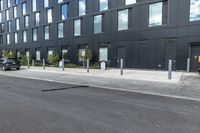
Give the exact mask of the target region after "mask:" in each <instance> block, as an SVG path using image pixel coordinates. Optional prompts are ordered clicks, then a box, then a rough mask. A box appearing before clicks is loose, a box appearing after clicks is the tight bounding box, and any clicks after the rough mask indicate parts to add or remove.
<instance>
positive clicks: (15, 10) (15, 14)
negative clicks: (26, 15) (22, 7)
mask: <svg viewBox="0 0 200 133" xmlns="http://www.w3.org/2000/svg"><path fill="white" fill-rule="evenodd" d="M16 17H17V7H16V6H15V7H14V18H16Z"/></svg>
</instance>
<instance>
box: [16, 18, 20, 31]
mask: <svg viewBox="0 0 200 133" xmlns="http://www.w3.org/2000/svg"><path fill="white" fill-rule="evenodd" d="M19 27H20V26H19V18H18V19H16V20H15V28H16V30H19Z"/></svg>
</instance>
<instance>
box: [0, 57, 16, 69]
mask: <svg viewBox="0 0 200 133" xmlns="http://www.w3.org/2000/svg"><path fill="white" fill-rule="evenodd" d="M0 67H1V68H2V69H3V71H6V70H7V69H11V68H15V69H17V70H19V69H20V62H19V61H18V60H17V59H16V58H1V59H0Z"/></svg>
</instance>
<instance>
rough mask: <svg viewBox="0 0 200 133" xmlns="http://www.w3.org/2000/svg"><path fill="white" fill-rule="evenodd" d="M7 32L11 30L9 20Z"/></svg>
mask: <svg viewBox="0 0 200 133" xmlns="http://www.w3.org/2000/svg"><path fill="white" fill-rule="evenodd" d="M8 32H11V21H8Z"/></svg>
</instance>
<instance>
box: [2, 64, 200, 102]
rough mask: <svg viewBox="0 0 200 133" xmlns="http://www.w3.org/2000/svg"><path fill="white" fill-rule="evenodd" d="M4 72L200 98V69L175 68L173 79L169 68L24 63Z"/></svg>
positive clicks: (47, 79)
mask: <svg viewBox="0 0 200 133" xmlns="http://www.w3.org/2000/svg"><path fill="white" fill-rule="evenodd" d="M0 75H6V76H12V77H20V78H29V79H37V80H46V81H51V82H60V83H67V84H74V85H88V86H92V87H98V88H104V89H114V90H122V91H130V92H137V93H144V94H150V95H159V96H165V97H173V98H183V99H190V100H196V101H200V76H199V75H198V74H197V73H184V72H174V73H173V75H174V76H173V77H174V78H173V80H168V79H167V72H165V71H147V70H125V75H124V76H120V74H119V70H118V69H111V70H107V71H101V70H91V71H90V73H89V74H88V73H87V72H86V70H85V69H72V68H71V69H69V68H67V69H65V71H64V72H63V71H62V70H61V69H60V68H46V69H45V70H43V69H42V67H34V68H31V69H27V67H25V68H24V67H22V69H21V70H20V71H15V70H13V71H5V72H4V71H0Z"/></svg>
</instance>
